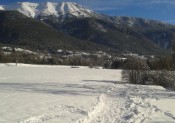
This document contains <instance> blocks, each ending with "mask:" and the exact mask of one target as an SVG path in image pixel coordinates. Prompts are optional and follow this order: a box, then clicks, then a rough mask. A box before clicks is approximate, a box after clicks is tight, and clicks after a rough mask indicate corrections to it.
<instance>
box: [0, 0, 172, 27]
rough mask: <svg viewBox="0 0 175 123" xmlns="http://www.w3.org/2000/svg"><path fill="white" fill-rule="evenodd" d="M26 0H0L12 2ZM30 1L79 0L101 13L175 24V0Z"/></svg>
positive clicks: (80, 2)
mask: <svg viewBox="0 0 175 123" xmlns="http://www.w3.org/2000/svg"><path fill="white" fill-rule="evenodd" d="M19 1H24V0H0V4H5V5H6V4H11V3H15V2H19ZM25 1H28V2H46V1H51V2H61V1H69V2H77V3H79V4H81V5H83V6H85V7H87V8H90V9H93V10H95V11H97V12H99V13H103V14H108V15H114V16H134V17H142V18H148V19H154V20H160V21H164V22H168V23H172V24H175V0H25Z"/></svg>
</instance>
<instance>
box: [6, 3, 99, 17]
mask: <svg viewBox="0 0 175 123" xmlns="http://www.w3.org/2000/svg"><path fill="white" fill-rule="evenodd" d="M6 9H7V10H18V11H19V12H21V13H23V14H24V15H26V16H28V17H33V18H37V17H46V16H50V15H52V16H55V17H62V18H63V19H64V18H65V17H77V18H82V17H92V16H96V15H97V14H96V13H95V12H93V11H91V10H89V9H86V8H84V7H83V6H80V5H78V4H76V3H74V2H60V3H52V2H46V3H30V2H18V3H16V4H14V5H10V6H6Z"/></svg>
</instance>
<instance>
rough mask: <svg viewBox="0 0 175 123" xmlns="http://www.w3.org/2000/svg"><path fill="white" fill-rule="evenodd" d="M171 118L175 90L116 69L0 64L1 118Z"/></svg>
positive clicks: (19, 121) (81, 121) (86, 122)
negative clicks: (125, 77) (138, 81)
mask: <svg viewBox="0 0 175 123" xmlns="http://www.w3.org/2000/svg"><path fill="white" fill-rule="evenodd" d="M132 122H133V123H141V122H144V123H175V92H172V91H168V90H165V89H164V88H162V87H160V86H141V85H131V84H127V83H123V82H121V71H120V70H105V69H89V68H86V67H80V68H71V67H69V66H37V65H24V64H20V65H18V66H14V65H13V64H8V65H4V64H0V123H132Z"/></svg>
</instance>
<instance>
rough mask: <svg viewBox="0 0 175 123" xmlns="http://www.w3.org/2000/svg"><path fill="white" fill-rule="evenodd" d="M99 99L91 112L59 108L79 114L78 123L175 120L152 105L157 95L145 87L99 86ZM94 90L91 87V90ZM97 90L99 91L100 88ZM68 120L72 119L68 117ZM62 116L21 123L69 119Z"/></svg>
mask: <svg viewBox="0 0 175 123" xmlns="http://www.w3.org/2000/svg"><path fill="white" fill-rule="evenodd" d="M80 85H81V86H83V87H87V88H94V83H93V85H90V83H88V82H84V84H82V83H81V84H80ZM96 85H98V86H99V87H100V88H94V89H97V90H98V92H99V95H100V96H99V97H98V98H97V100H98V103H97V104H96V105H95V106H94V107H93V108H92V109H91V110H90V111H88V112H86V111H84V110H81V109H78V108H76V107H74V106H66V105H62V106H58V107H57V108H58V109H59V110H65V111H68V112H69V113H73V114H75V113H79V114H80V115H82V117H83V118H80V119H78V120H76V119H74V118H72V119H71V120H70V122H75V123H126V122H127V123H142V122H144V121H145V120H146V119H149V117H150V116H151V115H152V114H154V113H156V112H161V113H162V114H164V115H166V116H168V117H171V118H172V119H174V120H175V117H174V116H173V115H172V114H171V113H168V112H165V111H161V110H160V109H158V108H157V107H156V106H154V105H151V103H150V102H151V101H157V97H156V91H155V90H153V89H150V88H148V87H147V88H146V87H145V86H142V85H131V84H113V83H96ZM91 86H92V87H91ZM98 86H97V87H98ZM68 116H69V115H68ZM68 116H64V115H60V114H56V113H55V114H54V113H51V114H46V115H42V116H38V117H31V118H29V119H27V120H24V121H21V122H20V123H42V122H45V121H48V120H51V119H57V118H64V117H68Z"/></svg>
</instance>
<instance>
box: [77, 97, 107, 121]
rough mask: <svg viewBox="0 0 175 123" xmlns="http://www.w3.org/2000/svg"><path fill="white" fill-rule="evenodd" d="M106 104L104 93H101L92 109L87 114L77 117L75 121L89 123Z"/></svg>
mask: <svg viewBox="0 0 175 123" xmlns="http://www.w3.org/2000/svg"><path fill="white" fill-rule="evenodd" d="M105 104H106V95H105V94H102V95H100V96H99V97H98V103H97V105H96V106H95V107H93V108H92V111H90V112H88V113H87V116H86V117H84V118H82V119H79V120H78V121H77V123H90V122H91V121H92V120H93V119H94V118H96V116H97V115H98V114H99V113H100V112H101V111H102V110H103V108H104V107H105Z"/></svg>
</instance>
